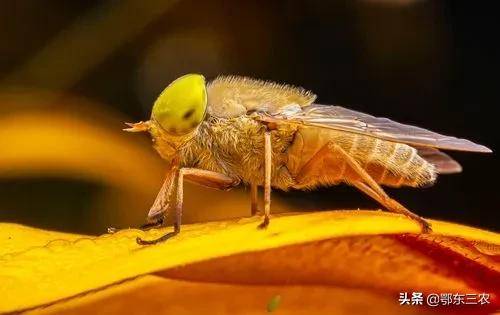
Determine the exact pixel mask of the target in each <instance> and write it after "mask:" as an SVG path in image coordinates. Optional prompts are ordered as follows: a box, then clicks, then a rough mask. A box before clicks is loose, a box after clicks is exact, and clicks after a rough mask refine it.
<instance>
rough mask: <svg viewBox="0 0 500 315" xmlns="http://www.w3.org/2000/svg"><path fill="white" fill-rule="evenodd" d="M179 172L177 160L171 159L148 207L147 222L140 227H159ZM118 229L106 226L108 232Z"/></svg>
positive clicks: (163, 219) (147, 228) (145, 228)
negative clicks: (161, 182) (158, 188)
mask: <svg viewBox="0 0 500 315" xmlns="http://www.w3.org/2000/svg"><path fill="white" fill-rule="evenodd" d="M178 172H179V165H178V163H177V161H173V162H172V164H171V165H170V168H169V170H168V172H167V175H166V176H165V180H164V181H163V184H162V186H161V188H160V191H159V192H158V194H157V195H156V199H155V201H154V203H153V205H152V206H151V208H150V209H149V212H148V217H147V220H146V221H147V222H146V223H145V224H143V225H141V227H140V229H141V230H143V231H147V230H149V229H152V228H155V227H160V226H162V225H163V223H164V221H165V215H166V213H167V210H168V207H169V200H170V198H171V195H172V191H173V189H174V186H175V178H176V176H177V175H178ZM117 231H118V229H117V228H114V227H110V228H108V233H115V232H117Z"/></svg>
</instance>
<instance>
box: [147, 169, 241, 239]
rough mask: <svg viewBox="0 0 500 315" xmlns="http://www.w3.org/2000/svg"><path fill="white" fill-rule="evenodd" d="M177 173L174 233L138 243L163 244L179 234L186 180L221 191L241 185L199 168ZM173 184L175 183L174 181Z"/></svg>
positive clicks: (237, 181) (229, 178)
mask: <svg viewBox="0 0 500 315" xmlns="http://www.w3.org/2000/svg"><path fill="white" fill-rule="evenodd" d="M176 173H177V190H176V198H175V199H176V200H175V221H174V231H173V232H169V233H167V234H165V235H163V236H161V237H159V238H157V239H154V240H150V241H148V240H143V239H141V238H137V243H139V244H141V245H152V244H156V243H159V242H163V241H166V240H168V239H169V238H171V237H172V236H175V235H177V234H179V232H180V231H181V221H182V204H183V200H184V179H186V180H188V181H190V182H193V183H195V184H198V185H202V186H205V187H209V188H217V189H221V190H227V189H230V188H232V187H234V186H236V185H238V184H239V183H240V180H239V179H234V178H231V177H229V176H227V175H224V174H221V173H216V172H212V171H207V170H202V169H197V168H181V169H180V170H179V171H178V172H176ZM172 182H174V181H173V180H172ZM172 186H173V185H172Z"/></svg>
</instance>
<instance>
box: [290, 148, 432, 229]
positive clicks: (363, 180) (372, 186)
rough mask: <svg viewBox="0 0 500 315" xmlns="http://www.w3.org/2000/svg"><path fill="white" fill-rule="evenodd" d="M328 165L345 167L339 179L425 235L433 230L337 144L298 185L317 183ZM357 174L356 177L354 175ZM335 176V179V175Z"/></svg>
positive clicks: (302, 172) (312, 162)
mask: <svg viewBox="0 0 500 315" xmlns="http://www.w3.org/2000/svg"><path fill="white" fill-rule="evenodd" d="M325 164H327V165H341V167H340V171H339V173H338V174H337V178H334V179H336V180H343V181H346V182H348V183H350V184H352V185H353V186H355V187H356V188H358V189H359V190H360V191H362V192H364V193H365V194H367V195H368V196H370V197H372V198H373V199H375V200H376V201H377V202H379V203H380V204H381V205H382V206H384V207H385V208H386V209H387V210H389V211H391V212H395V213H399V214H403V215H405V216H407V217H409V218H410V219H412V220H414V221H416V222H417V223H418V224H419V225H420V226H421V228H422V232H423V233H428V232H430V231H432V229H431V225H430V223H429V222H427V221H426V220H425V219H424V218H422V217H420V216H418V215H416V214H415V213H413V212H411V211H410V210H408V209H407V208H405V207H404V206H403V205H401V204H400V203H399V202H397V201H396V200H394V199H392V198H391V197H389V196H388V195H387V193H386V192H385V191H384V190H383V189H382V187H380V185H379V184H377V182H376V181H375V180H374V179H373V178H372V177H371V176H370V174H368V172H367V171H366V170H365V169H364V168H363V167H362V166H361V165H360V164H359V163H358V162H357V161H356V160H355V159H354V158H353V157H352V156H350V155H349V154H348V153H347V152H345V151H344V149H342V148H341V147H340V146H338V145H336V144H335V143H333V142H329V143H327V144H326V145H325V146H323V147H322V148H321V149H320V150H319V151H318V152H317V153H316V154H315V155H314V156H313V157H312V158H311V159H310V160H309V161H308V162H307V163H306V164H305V165H304V166H303V167H302V168H301V170H300V171H299V173H298V175H297V176H296V181H297V185H298V186H301V185H307V183H308V182H309V183H314V178H315V177H316V176H318V174H323V176H324V174H325ZM351 174H354V175H355V176H352V175H351ZM332 177H333V176H332Z"/></svg>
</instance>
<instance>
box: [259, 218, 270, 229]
mask: <svg viewBox="0 0 500 315" xmlns="http://www.w3.org/2000/svg"><path fill="white" fill-rule="evenodd" d="M268 226H269V217H268V216H265V217H264V221H262V222H261V223H260V224H259V225H258V226H257V229H259V230H263V229H266V228H267V227H268Z"/></svg>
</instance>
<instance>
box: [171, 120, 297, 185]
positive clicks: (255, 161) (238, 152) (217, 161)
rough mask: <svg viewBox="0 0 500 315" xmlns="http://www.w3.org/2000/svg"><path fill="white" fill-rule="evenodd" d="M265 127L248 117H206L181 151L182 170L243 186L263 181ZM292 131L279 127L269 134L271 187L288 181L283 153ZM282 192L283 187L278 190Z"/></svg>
mask: <svg viewBox="0 0 500 315" xmlns="http://www.w3.org/2000/svg"><path fill="white" fill-rule="evenodd" d="M265 131H266V127H265V126H264V125H262V124H261V123H260V122H258V121H256V120H254V119H253V118H251V117H249V116H239V117H234V118H228V119H223V118H216V117H208V118H207V119H206V121H204V122H203V123H202V124H201V125H200V126H199V128H198V129H197V131H196V134H195V136H194V137H193V138H192V139H191V140H190V141H189V142H187V143H186V145H184V146H183V147H182V149H181V155H182V163H183V165H184V166H185V167H197V168H202V169H206V170H211V171H215V172H220V173H223V174H226V175H229V176H232V177H237V178H239V179H241V180H242V181H243V182H245V183H257V184H262V183H263V181H264V178H263V176H264V133H265ZM295 131H296V128H295V127H293V126H288V125H283V126H280V127H278V128H277V129H276V130H273V131H272V149H273V174H272V177H273V185H275V186H284V185H285V184H289V183H291V181H292V179H291V177H290V175H289V173H288V171H287V169H286V167H285V164H286V150H287V148H288V147H289V146H290V144H291V143H292V141H293V136H294V133H295ZM280 188H285V187H280Z"/></svg>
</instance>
